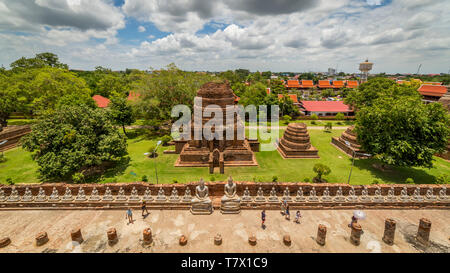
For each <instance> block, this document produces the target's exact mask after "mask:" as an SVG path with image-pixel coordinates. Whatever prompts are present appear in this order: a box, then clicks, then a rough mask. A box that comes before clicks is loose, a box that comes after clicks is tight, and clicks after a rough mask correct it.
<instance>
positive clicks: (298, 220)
mask: <svg viewBox="0 0 450 273" xmlns="http://www.w3.org/2000/svg"><path fill="white" fill-rule="evenodd" d="M301 217H302V215H301V214H300V211H299V210H297V212H296V213H295V222H296V223H297V224H300V218H301Z"/></svg>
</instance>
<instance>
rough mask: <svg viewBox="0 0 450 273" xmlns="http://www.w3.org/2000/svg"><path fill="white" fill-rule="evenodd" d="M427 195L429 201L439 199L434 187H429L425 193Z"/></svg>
mask: <svg viewBox="0 0 450 273" xmlns="http://www.w3.org/2000/svg"><path fill="white" fill-rule="evenodd" d="M425 196H426V200H427V201H429V202H433V201H436V200H437V197H436V195H434V194H433V188H431V187H428V189H427V193H426V194H425Z"/></svg>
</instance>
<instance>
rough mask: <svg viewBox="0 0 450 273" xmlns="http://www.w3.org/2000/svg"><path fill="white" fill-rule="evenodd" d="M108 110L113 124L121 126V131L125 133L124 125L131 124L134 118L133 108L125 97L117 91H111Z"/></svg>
mask: <svg viewBox="0 0 450 273" xmlns="http://www.w3.org/2000/svg"><path fill="white" fill-rule="evenodd" d="M108 110H109V115H110V117H111V120H112V121H113V124H116V125H120V126H122V129H123V133H124V134H125V135H127V132H126V130H125V125H131V124H132V123H133V122H135V120H136V119H135V118H134V115H133V108H132V107H131V105H130V104H129V102H128V100H127V98H126V97H125V96H124V95H121V94H119V93H113V96H112V97H111V103H110V104H109V107H108Z"/></svg>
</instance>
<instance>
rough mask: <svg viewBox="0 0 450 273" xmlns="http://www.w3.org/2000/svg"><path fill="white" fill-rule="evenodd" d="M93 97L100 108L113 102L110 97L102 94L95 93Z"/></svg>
mask: <svg viewBox="0 0 450 273" xmlns="http://www.w3.org/2000/svg"><path fill="white" fill-rule="evenodd" d="M92 99H93V100H94V101H95V103H96V104H97V106H98V107H100V108H106V107H108V105H109V103H110V102H111V100H109V99H108V98H105V97H103V96H100V95H95V96H93V97H92Z"/></svg>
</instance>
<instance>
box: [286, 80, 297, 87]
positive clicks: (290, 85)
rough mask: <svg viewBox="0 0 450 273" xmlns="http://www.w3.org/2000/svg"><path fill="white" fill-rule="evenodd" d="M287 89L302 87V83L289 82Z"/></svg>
mask: <svg viewBox="0 0 450 273" xmlns="http://www.w3.org/2000/svg"><path fill="white" fill-rule="evenodd" d="M286 87H291V88H293V87H294V88H295V87H300V83H299V82H298V81H297V80H288V81H287V86H286Z"/></svg>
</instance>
